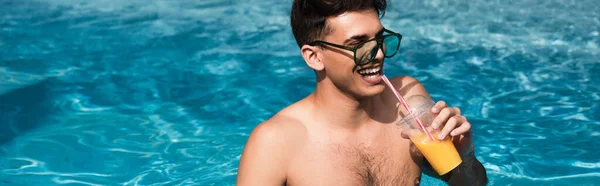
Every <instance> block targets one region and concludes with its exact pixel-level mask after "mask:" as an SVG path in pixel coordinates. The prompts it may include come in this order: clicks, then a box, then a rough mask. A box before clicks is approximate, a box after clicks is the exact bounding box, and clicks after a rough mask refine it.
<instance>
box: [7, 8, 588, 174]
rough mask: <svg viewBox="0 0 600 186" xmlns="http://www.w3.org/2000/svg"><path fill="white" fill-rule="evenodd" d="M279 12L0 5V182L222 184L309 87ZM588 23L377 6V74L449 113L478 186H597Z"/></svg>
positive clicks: (574, 13)
mask: <svg viewBox="0 0 600 186" xmlns="http://www.w3.org/2000/svg"><path fill="white" fill-rule="evenodd" d="M289 10H290V3H282V2H281V1H275V0H268V1H262V0H245V1H226V0H223V1H213V0H202V1H186V2H180V1H146V0H144V1H142V0H139V1H138V0H136V1H117V0H96V1H85V0H32V1H27V2H26V1H12V0H0V185H58V184H72V185H163V184H167V185H233V184H234V183H235V177H236V169H237V164H238V162H239V158H240V153H241V151H242V149H243V145H244V143H245V142H246V139H247V137H248V135H249V133H250V132H251V130H252V129H253V127H254V126H255V125H257V124H258V123H260V122H261V121H264V120H265V119H267V118H269V117H270V116H272V115H273V114H274V113H276V112H277V111H278V110H279V109H281V108H283V107H285V106H286V105H288V104H290V103H292V102H294V101H296V100H298V99H301V98H302V97H304V96H305V95H307V94H309V93H310V92H311V90H312V89H313V84H314V81H315V79H314V73H313V72H312V71H311V70H310V69H309V68H308V67H306V65H305V64H304V63H303V61H302V59H301V58H300V56H299V53H298V48H297V47H296V46H295V43H294V39H293V36H292V34H291V29H290V27H289V25H288V24H289V22H288V12H289ZM599 10H600V3H598V2H597V1H595V0H582V1H567V0H549V1H542V0H531V1H483V0H477V1H458V2H444V1H411V2H405V1H402V2H401V1H392V2H391V3H390V6H389V9H388V11H387V13H386V15H385V17H384V19H383V23H384V25H385V26H386V27H388V28H389V29H391V30H394V31H398V32H400V33H402V34H403V35H404V39H403V42H402V46H401V50H400V52H401V53H400V55H396V56H397V57H395V58H393V59H389V60H387V61H386V65H387V66H386V72H385V73H386V74H388V76H391V75H411V76H414V77H416V78H417V79H419V80H420V81H422V82H423V83H424V85H425V87H426V88H427V89H428V91H429V92H430V93H431V94H432V96H433V97H434V98H435V99H437V100H439V99H442V100H446V101H447V102H449V103H450V104H451V105H454V106H458V107H460V108H462V110H463V112H464V114H465V115H466V116H467V117H468V118H469V119H470V121H471V123H472V124H473V125H474V126H473V127H474V128H473V130H474V134H475V135H476V138H475V143H476V147H477V148H476V155H477V156H478V157H479V159H480V160H481V161H482V163H483V164H484V166H485V167H486V169H487V172H488V176H489V179H490V185H510V184H512V185H527V184H541V185H553V184H556V185H567V184H569V185H570V184H573V185H594V184H598V183H600V173H598V172H600V160H599V159H598V157H600V141H599V140H598V139H599V137H600V110H599V109H600V106H599V101H600V39H599V38H600V36H599V32H600V26H599V25H600V14H599V12H600V11H599ZM423 179H424V180H423V182H422V183H423V185H442V184H441V182H439V181H436V180H433V179H431V178H429V177H424V178H423Z"/></svg>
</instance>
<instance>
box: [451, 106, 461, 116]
mask: <svg viewBox="0 0 600 186" xmlns="http://www.w3.org/2000/svg"><path fill="white" fill-rule="evenodd" d="M453 109H454V113H456V115H461V114H462V112H460V109H459V108H458V107H454V108H453Z"/></svg>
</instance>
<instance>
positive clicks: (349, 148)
mask: <svg viewBox="0 0 600 186" xmlns="http://www.w3.org/2000/svg"><path fill="white" fill-rule="evenodd" d="M421 160H422V158H421V157H420V156H419V155H418V153H414V147H411V145H410V143H409V142H408V140H386V141H375V142H373V143H371V144H369V145H365V144H361V143H350V142H348V143H311V144H309V145H307V148H305V149H304V150H303V151H301V154H298V156H297V158H295V159H294V161H293V163H292V164H291V165H292V166H291V167H290V169H289V172H288V181H287V183H288V185H315V186H318V185H361V186H363V185H372V186H387V185H418V184H419V182H420V180H421V177H420V176H421V169H420V165H421Z"/></svg>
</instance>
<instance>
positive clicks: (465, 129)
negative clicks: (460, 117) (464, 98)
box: [450, 121, 471, 136]
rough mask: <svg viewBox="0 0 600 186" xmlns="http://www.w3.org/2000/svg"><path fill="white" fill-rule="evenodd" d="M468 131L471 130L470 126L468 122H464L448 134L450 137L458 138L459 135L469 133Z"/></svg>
mask: <svg viewBox="0 0 600 186" xmlns="http://www.w3.org/2000/svg"><path fill="white" fill-rule="evenodd" d="M470 130H471V124H470V123H469V122H467V121H465V122H463V123H462V124H460V126H458V127H457V128H455V129H454V130H452V132H450V136H459V135H462V134H465V133H467V132H469V131H470Z"/></svg>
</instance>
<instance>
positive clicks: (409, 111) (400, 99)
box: [381, 75, 435, 141]
mask: <svg viewBox="0 0 600 186" xmlns="http://www.w3.org/2000/svg"><path fill="white" fill-rule="evenodd" d="M381 79H383V81H384V82H385V84H387V86H388V87H389V88H390V89H392V92H393V93H394V95H396V98H398V100H399V101H400V103H402V105H403V106H404V108H405V109H406V110H408V113H409V114H410V115H411V116H412V117H413V118H415V121H416V122H417V124H419V127H421V129H423V131H425V134H427V137H429V139H430V140H432V141H435V139H434V138H433V136H432V135H431V134H430V133H429V131H427V129H425V126H424V125H423V123H421V120H420V119H419V118H417V116H416V115H415V113H414V112H413V111H412V109H410V107H409V106H408V104H406V101H404V98H402V96H400V94H399V93H398V92H397V91H396V89H395V88H394V86H393V85H392V83H391V82H390V80H388V78H387V77H385V75H382V76H381Z"/></svg>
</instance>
